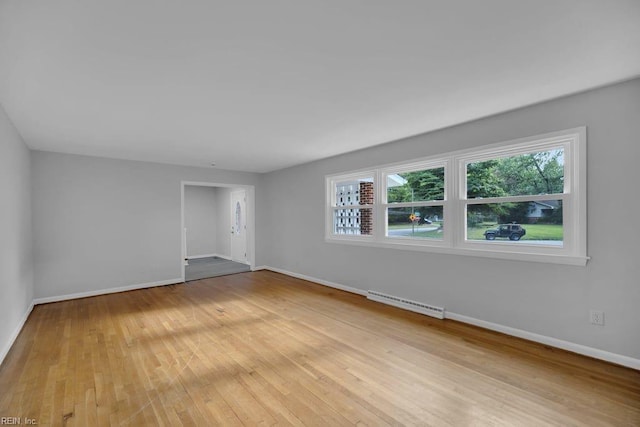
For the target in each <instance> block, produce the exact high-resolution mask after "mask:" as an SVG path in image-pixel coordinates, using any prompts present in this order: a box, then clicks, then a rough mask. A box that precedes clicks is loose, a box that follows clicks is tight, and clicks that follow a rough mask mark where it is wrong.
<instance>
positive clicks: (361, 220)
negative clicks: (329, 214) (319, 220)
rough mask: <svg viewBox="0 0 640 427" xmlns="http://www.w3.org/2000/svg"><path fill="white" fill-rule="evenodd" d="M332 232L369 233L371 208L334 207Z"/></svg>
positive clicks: (371, 226)
mask: <svg viewBox="0 0 640 427" xmlns="http://www.w3.org/2000/svg"><path fill="white" fill-rule="evenodd" d="M333 232H334V234H351V235H358V234H359V235H370V234H372V233H373V209H371V208H355V209H335V210H334V211H333Z"/></svg>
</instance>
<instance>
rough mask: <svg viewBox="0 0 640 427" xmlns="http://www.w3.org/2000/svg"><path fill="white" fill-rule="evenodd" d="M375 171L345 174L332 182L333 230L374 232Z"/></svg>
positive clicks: (338, 232) (349, 233) (339, 233)
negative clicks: (351, 174)
mask: <svg viewBox="0 0 640 427" xmlns="http://www.w3.org/2000/svg"><path fill="white" fill-rule="evenodd" d="M373 177H374V174H373V173H371V174H366V173H365V174H362V175H353V176H343V177H342V178H341V179H339V180H334V181H333V182H332V184H331V195H330V198H331V201H330V203H331V211H332V212H331V217H332V230H333V231H332V234H334V235H337V236H344V235H347V236H369V235H371V234H372V233H373V205H374V186H373V184H374V178H373Z"/></svg>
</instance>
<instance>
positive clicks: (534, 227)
mask: <svg viewBox="0 0 640 427" xmlns="http://www.w3.org/2000/svg"><path fill="white" fill-rule="evenodd" d="M440 225H441V224H440V223H433V224H432V225H421V226H419V227H416V228H415V233H409V234H408V235H407V236H406V237H418V238H423V239H442V230H430V231H421V230H423V229H425V228H432V227H434V226H436V227H438V226H440ZM496 227H497V224H483V225H482V226H480V227H470V228H469V229H467V238H468V239H469V240H485V238H484V232H485V231H486V230H488V229H490V228H496ZM522 227H523V228H524V229H525V230H527V234H525V235H524V237H523V238H522V240H562V239H563V233H562V226H561V225H556V224H523V225H522ZM408 228H411V224H394V225H390V226H389V229H390V230H397V229H408ZM497 240H508V239H506V238H504V239H501V238H498V239H497Z"/></svg>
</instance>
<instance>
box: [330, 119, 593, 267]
mask: <svg viewBox="0 0 640 427" xmlns="http://www.w3.org/2000/svg"><path fill="white" fill-rule="evenodd" d="M586 135H587V132H586V127H579V128H574V129H568V130H564V131H559V132H553V133H548V134H544V135H537V136H532V137H527V138H520V139H517V140H511V141H505V142H500V143H497V144H491V145H486V146H482V147H477V148H473V149H468V150H461V151H456V152H451V153H445V154H441V155H437V156H430V157H425V158H422V159H417V160H416V159H413V160H411V161H407V162H398V163H393V164H387V165H382V166H379V167H375V168H368V169H363V170H359V171H353V172H348V173H343V174H334V175H328V176H326V178H325V188H326V207H327V210H326V215H325V217H326V223H325V240H326V241H327V242H331V243H347V244H354V245H365V246H376V247H384V248H394V249H403V250H418V251H424V252H437V253H446V254H457V255H467V256H479V257H488V258H500V259H511V260H521V261H535V262H548V263H555V264H568V265H585V264H586V263H587V261H588V259H589V257H588V256H587V235H586V233H587V201H586V194H587V193H586V182H587V180H586V176H587V158H586V143H587V141H586ZM554 148H563V149H564V168H565V169H564V172H565V175H564V192H563V193H561V194H553V195H529V196H509V197H496V198H484V199H467V197H466V165H467V164H469V163H473V162H478V161H483V160H490V159H495V158H500V157H508V156H514V155H519V154H525V153H532V152H541V151H545V150H549V149H554ZM443 166H444V168H445V193H444V200H443V201H429V202H413V203H391V204H390V203H387V188H386V182H387V176H388V175H390V174H394V173H401V172H409V171H417V170H424V169H430V168H438V167H443ZM364 177H367V178H369V177H373V181H374V204H373V205H367V206H362V207H367V208H372V209H373V233H372V234H371V235H338V234H334V233H333V226H334V224H333V218H334V217H333V214H334V211H335V210H336V209H339V207H336V205H335V202H336V200H335V198H336V194H335V185H336V183H338V182H341V181H348V180H354V179H358V178H364ZM534 200H562V204H563V233H564V235H563V245H562V247H556V246H546V245H527V244H526V242H525V241H522V242H510V241H504V242H502V241H492V242H485V241H471V240H469V241H468V240H466V237H465V235H466V229H467V228H466V225H467V224H466V221H467V218H466V209H467V206H469V205H472V204H486V203H503V202H512V201H534ZM405 205H415V206H418V205H419V206H433V205H437V206H440V205H442V206H443V218H444V229H443V238H442V240H439V239H414V238H398V237H388V236H387V222H388V221H387V208H389V207H401V206H405ZM525 228H526V227H525Z"/></svg>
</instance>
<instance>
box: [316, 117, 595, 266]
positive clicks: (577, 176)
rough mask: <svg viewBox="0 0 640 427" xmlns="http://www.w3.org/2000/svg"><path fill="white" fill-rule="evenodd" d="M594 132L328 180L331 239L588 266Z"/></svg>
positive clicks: (545, 137) (565, 133) (566, 134)
mask: <svg viewBox="0 0 640 427" xmlns="http://www.w3.org/2000/svg"><path fill="white" fill-rule="evenodd" d="M585 146H586V129H585V128H578V129H573V130H568V131H563V132H557V133H553V134H547V135H542V136H538V137H532V138H523V139H521V140H517V141H509V142H504V143H499V144H493V145H490V146H484V147H479V148H476V149H473V150H465V151H459V152H454V153H448V154H444V155H439V156H434V157H430V158H425V159H420V160H413V161H411V162H406V163H397V164H392V165H386V166H381V167H378V168H375V169H373V170H368V171H362V172H354V173H349V174H340V175H332V176H328V177H327V178H326V185H327V224H326V229H327V232H326V238H327V240H328V241H331V242H344V243H353V244H366V245H373V246H382V247H391V248H402V249H410V250H424V251H435V252H443V253H456V254H463V255H476V256H484V257H496V258H507V259H520V260H532V261H543V262H555V263H564V264H577V265H584V264H585V263H586V261H587V256H586V200H585V194H586V193H585V184H586V179H585V178H586V153H585Z"/></svg>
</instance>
